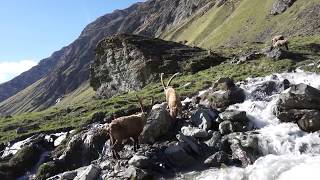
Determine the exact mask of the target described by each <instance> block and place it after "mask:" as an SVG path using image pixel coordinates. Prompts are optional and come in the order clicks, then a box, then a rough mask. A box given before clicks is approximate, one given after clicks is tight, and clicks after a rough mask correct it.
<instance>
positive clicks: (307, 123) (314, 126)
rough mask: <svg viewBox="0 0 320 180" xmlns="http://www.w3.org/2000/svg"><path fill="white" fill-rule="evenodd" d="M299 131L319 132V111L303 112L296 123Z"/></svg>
mask: <svg viewBox="0 0 320 180" xmlns="http://www.w3.org/2000/svg"><path fill="white" fill-rule="evenodd" d="M297 123H298V125H299V127H300V129H301V130H303V131H306V132H315V131H319V130H320V111H319V110H305V111H304V115H303V116H302V117H301V118H300V119H299V120H298V121H297Z"/></svg>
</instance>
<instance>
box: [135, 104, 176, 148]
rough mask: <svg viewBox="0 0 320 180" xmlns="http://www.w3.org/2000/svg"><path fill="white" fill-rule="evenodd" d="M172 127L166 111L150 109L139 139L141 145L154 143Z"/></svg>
mask: <svg viewBox="0 0 320 180" xmlns="http://www.w3.org/2000/svg"><path fill="white" fill-rule="evenodd" d="M171 126H172V120H171V117H170V115H169V113H168V111H167V110H166V109H164V108H162V107H159V108H156V109H152V111H151V113H150V116H149V117H148V119H147V122H146V125H145V126H144V129H143V132H142V133H141V136H140V139H141V142H143V143H151V144H152V143H154V142H155V141H156V139H157V138H159V137H161V136H164V135H166V134H167V132H168V131H169V129H170V128H171Z"/></svg>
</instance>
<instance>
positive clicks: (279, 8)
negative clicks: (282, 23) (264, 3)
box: [270, 0, 295, 15]
mask: <svg viewBox="0 0 320 180" xmlns="http://www.w3.org/2000/svg"><path fill="white" fill-rule="evenodd" d="M294 2H295V0H276V1H275V2H274V3H273V6H272V9H271V11H270V14H271V15H277V14H281V13H283V12H285V11H286V10H287V9H288V8H289V7H290V6H292V4H293V3H294Z"/></svg>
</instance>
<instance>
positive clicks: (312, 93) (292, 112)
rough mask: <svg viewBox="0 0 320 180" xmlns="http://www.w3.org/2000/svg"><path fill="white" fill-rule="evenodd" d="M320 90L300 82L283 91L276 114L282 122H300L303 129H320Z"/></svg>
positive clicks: (310, 130)
mask: <svg viewBox="0 0 320 180" xmlns="http://www.w3.org/2000/svg"><path fill="white" fill-rule="evenodd" d="M319 112H320V90H318V89H316V88H313V87H311V86H308V85H306V84H298V85H294V86H292V87H291V88H290V89H288V90H287V91H285V92H284V93H282V94H281V95H280V97H279V100H278V101H277V106H276V108H275V112H274V113H275V115H276V116H277V117H278V119H279V120H280V121H281V122H295V123H298V125H299V127H300V129H301V130H303V131H306V132H314V131H318V130H320V113H319Z"/></svg>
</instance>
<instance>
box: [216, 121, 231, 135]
mask: <svg viewBox="0 0 320 180" xmlns="http://www.w3.org/2000/svg"><path fill="white" fill-rule="evenodd" d="M219 131H220V133H221V134H222V135H225V134H230V133H233V132H235V127H234V126H233V124H232V122H231V121H223V122H222V123H220V124H219Z"/></svg>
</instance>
